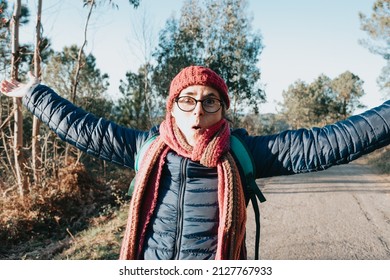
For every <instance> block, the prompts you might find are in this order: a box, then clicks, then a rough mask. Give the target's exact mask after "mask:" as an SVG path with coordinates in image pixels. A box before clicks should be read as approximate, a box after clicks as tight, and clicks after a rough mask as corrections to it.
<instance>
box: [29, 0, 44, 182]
mask: <svg viewBox="0 0 390 280" xmlns="http://www.w3.org/2000/svg"><path fill="white" fill-rule="evenodd" d="M41 15H42V0H38V6H37V20H36V26H35V52H34V75H35V77H37V78H39V77H40V76H41V64H40V62H41V56H40V43H41ZM39 127H40V121H39V120H38V118H37V117H35V116H34V117H33V128H32V139H31V154H32V170H33V176H34V183H35V185H40V182H41V168H42V161H41V149H40V145H39V139H38V137H39Z"/></svg>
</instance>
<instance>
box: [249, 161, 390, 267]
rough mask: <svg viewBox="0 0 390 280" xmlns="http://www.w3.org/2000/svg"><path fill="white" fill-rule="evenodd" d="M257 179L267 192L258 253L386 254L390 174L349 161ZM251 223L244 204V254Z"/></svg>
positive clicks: (389, 250) (296, 256) (299, 256)
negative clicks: (382, 173)
mask: <svg viewBox="0 0 390 280" xmlns="http://www.w3.org/2000/svg"><path fill="white" fill-rule="evenodd" d="M258 184H259V185H260V186H261V188H262V191H263V193H264V195H265V196H266V198H267V202H265V203H262V204H261V205H260V211H261V243H260V244H261V245H260V257H261V259H268V260H335V259H338V260H350V259H360V260H368V259H377V260H380V259H386V260H388V259H390V176H386V175H380V174H378V173H377V172H375V170H374V169H373V168H370V167H369V166H367V165H364V164H361V163H350V164H348V165H343V166H338V167H333V168H330V169H329V170H326V171H322V172H315V173H309V174H300V175H294V176H282V177H274V178H270V179H264V180H258ZM254 224H255V222H254V217H253V210H252V209H251V207H249V208H248V227H247V247H248V256H249V259H253V257H254V235H255V232H254V231H255V230H254Z"/></svg>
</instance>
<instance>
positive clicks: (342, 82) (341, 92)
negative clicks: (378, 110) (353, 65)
mask: <svg viewBox="0 0 390 280" xmlns="http://www.w3.org/2000/svg"><path fill="white" fill-rule="evenodd" d="M331 88H332V90H333V92H334V96H335V100H334V103H335V104H336V106H337V107H336V108H334V109H333V111H334V112H335V113H339V114H338V115H337V114H336V115H335V116H334V118H335V119H340V118H342V119H346V118H348V117H349V116H351V114H352V113H353V112H354V111H355V110H356V109H359V108H364V105H363V104H362V103H361V102H360V101H359V98H360V97H362V96H363V95H364V94H365V92H364V89H363V81H362V80H361V79H360V78H359V76H357V75H355V74H353V73H351V72H350V71H346V72H344V73H342V74H340V75H339V76H338V77H336V78H335V79H333V81H332V83H331Z"/></svg>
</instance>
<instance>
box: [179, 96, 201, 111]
mask: <svg viewBox="0 0 390 280" xmlns="http://www.w3.org/2000/svg"><path fill="white" fill-rule="evenodd" d="M176 102H177V106H179V108H180V109H181V110H183V111H185V112H189V111H192V110H194V109H195V107H196V99H194V98H192V97H189V96H183V97H179V98H178V99H177V101H176Z"/></svg>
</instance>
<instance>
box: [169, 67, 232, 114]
mask: <svg viewBox="0 0 390 280" xmlns="http://www.w3.org/2000/svg"><path fill="white" fill-rule="evenodd" d="M193 85H201V86H209V87H212V88H214V89H216V90H217V91H218V92H219V94H220V95H221V98H222V99H223V101H224V102H225V105H226V109H229V106H230V100H229V95H228V88H227V85H226V83H225V81H224V80H223V79H222V78H221V77H220V76H219V75H218V74H217V73H215V72H214V71H213V70H211V69H210V68H207V67H203V66H189V67H186V68H184V69H182V70H181V71H180V72H179V74H177V75H176V77H175V78H173V80H172V82H171V86H170V89H169V96H168V100H167V112H170V111H171V109H172V104H173V102H174V100H175V98H176V97H178V96H179V94H180V92H181V91H182V90H183V89H185V88H186V87H189V86H193Z"/></svg>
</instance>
